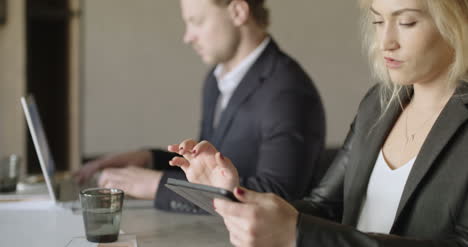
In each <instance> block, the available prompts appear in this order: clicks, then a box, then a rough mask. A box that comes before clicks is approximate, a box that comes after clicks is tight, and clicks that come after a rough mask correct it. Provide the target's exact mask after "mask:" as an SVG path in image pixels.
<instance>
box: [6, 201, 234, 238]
mask: <svg viewBox="0 0 468 247" xmlns="http://www.w3.org/2000/svg"><path fill="white" fill-rule="evenodd" d="M121 229H122V230H123V231H124V232H125V233H126V234H132V235H136V236H137V241H138V246H139V247H147V246H148V247H149V246H153V247H159V246H164V247H172V246H178V247H179V246H195V247H196V246H203V247H211V246H213V247H214V246H216V247H218V246H221V247H222V246H230V244H229V235H228V232H227V230H226V229H225V227H224V224H223V222H222V220H221V219H220V218H217V217H211V216H194V215H182V214H173V213H167V212H162V211H158V210H155V209H125V210H124V211H123V217H122V222H121ZM84 235H85V234H84V227H83V219H82V216H81V214H79V215H76V214H73V213H72V212H71V211H69V210H64V209H53V210H5V209H0V246H8V247H16V246H18V247H29V246H47V247H64V246H66V245H67V244H68V243H69V241H70V240H71V239H72V238H73V237H78V236H84Z"/></svg>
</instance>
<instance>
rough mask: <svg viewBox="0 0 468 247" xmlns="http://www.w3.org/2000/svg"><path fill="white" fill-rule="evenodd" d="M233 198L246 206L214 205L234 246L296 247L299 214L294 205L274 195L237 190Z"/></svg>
mask: <svg viewBox="0 0 468 247" xmlns="http://www.w3.org/2000/svg"><path fill="white" fill-rule="evenodd" d="M234 195H235V196H236V198H237V199H238V200H239V201H241V202H243V203H236V202H231V201H227V200H223V199H215V200H214V202H213V205H214V207H215V209H216V212H218V213H219V214H220V215H221V216H222V217H223V219H224V224H225V225H226V227H227V229H228V230H229V236H230V240H231V243H232V244H233V245H234V246H242V247H250V246H252V247H253V246H255V247H276V246H278V247H292V246H295V243H296V224H297V217H298V214H299V213H298V212H297V210H296V209H295V208H294V207H293V206H291V205H290V204H289V203H287V202H286V201H284V200H283V199H281V198H280V197H279V196H277V195H274V194H271V193H268V194H265V193H257V192H254V191H250V190H247V189H244V188H236V189H235V190H234Z"/></svg>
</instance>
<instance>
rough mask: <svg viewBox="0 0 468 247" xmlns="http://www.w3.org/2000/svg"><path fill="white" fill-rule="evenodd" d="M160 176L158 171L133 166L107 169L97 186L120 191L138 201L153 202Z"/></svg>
mask: <svg viewBox="0 0 468 247" xmlns="http://www.w3.org/2000/svg"><path fill="white" fill-rule="evenodd" d="M162 175H163V173H162V172H160V171H153V170H150V169H143V168H140V167H135V166H130V167H127V168H108V169H105V170H103V172H102V174H101V176H100V177H99V181H98V185H99V187H104V188H116V189H121V190H123V191H124V192H125V193H126V194H127V195H130V196H133V197H135V198H138V199H148V200H149V199H151V200H154V199H155V198H156V191H157V190H158V186H159V182H160V181H161V178H162Z"/></svg>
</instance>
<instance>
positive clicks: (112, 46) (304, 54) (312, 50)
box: [82, 0, 371, 155]
mask: <svg viewBox="0 0 468 247" xmlns="http://www.w3.org/2000/svg"><path fill="white" fill-rule="evenodd" d="M178 2H179V1H176V0H166V1H155V0H133V1H129V0H83V4H84V5H83V11H84V12H83V13H84V16H83V30H82V39H83V42H82V49H83V66H82V68H83V75H82V78H83V84H82V85H83V119H82V126H83V132H82V133H83V151H84V154H85V155H92V154H96V153H103V152H117V151H123V150H128V149H135V148H140V147H144V146H160V147H165V146H166V145H167V144H171V143H174V142H178V141H180V140H182V139H184V138H196V137H197V133H198V123H199V115H200V101H201V99H200V89H201V85H202V80H203V78H204V76H205V73H206V71H207V69H208V68H207V67H206V66H204V65H203V64H202V63H201V61H200V60H199V58H198V57H197V56H196V55H195V53H194V52H192V51H191V49H190V48H188V47H186V46H184V45H183V43H182V35H183V31H184V27H183V23H182V21H181V19H180V13H179V6H178ZM268 2H269V6H270V9H271V12H272V16H273V18H272V27H271V33H272V34H273V36H274V37H275V39H276V40H277V41H278V43H279V44H280V46H282V48H283V49H284V50H286V51H287V52H288V53H289V54H291V55H292V56H294V57H295V58H296V59H297V60H298V61H299V62H300V63H301V64H302V65H303V67H304V68H305V69H306V70H307V71H308V72H309V74H310V75H311V76H312V77H313V79H314V80H315V82H316V85H317V87H318V88H319V90H320V92H321V95H322V97H323V101H324V104H325V108H326V111H327V121H328V124H327V125H328V134H327V135H328V137H327V143H328V145H339V144H341V142H342V140H343V138H344V136H345V135H346V132H347V130H348V126H349V123H350V121H351V120H352V118H353V116H354V113H355V111H356V108H357V105H358V103H359V101H360V98H361V97H362V96H363V94H364V93H365V91H366V90H367V88H369V87H370V85H371V84H370V82H369V81H370V80H369V72H368V69H367V65H366V64H365V59H364V58H363V56H362V55H361V49H360V43H359V30H358V10H357V8H356V3H355V1H349V0H341V1H328V0H319V1H310V0H296V1H284V0H269V1H268Z"/></svg>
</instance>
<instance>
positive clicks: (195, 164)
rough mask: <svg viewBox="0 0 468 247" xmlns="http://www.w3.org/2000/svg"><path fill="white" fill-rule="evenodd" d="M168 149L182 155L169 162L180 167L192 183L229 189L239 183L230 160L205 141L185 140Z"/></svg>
mask: <svg viewBox="0 0 468 247" xmlns="http://www.w3.org/2000/svg"><path fill="white" fill-rule="evenodd" d="M168 150H169V151H171V152H175V153H178V154H180V155H183V157H174V158H173V159H172V160H171V161H170V162H169V164H170V165H172V166H178V167H180V168H182V170H183V171H184V172H185V176H186V177H187V179H188V181H190V182H192V183H198V184H205V185H211V186H216V187H220V188H224V189H227V190H230V191H232V190H233V189H234V188H235V187H236V186H238V185H239V174H238V173H237V169H236V168H235V167H234V165H233V164H232V162H231V160H230V159H228V158H226V157H224V156H223V155H222V154H221V153H219V152H218V151H217V150H216V148H215V147H214V146H213V145H212V144H211V143H209V142H207V141H202V142H200V143H198V144H197V143H196V142H195V141H194V140H185V141H183V142H182V143H181V144H176V145H170V146H169V147H168Z"/></svg>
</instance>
